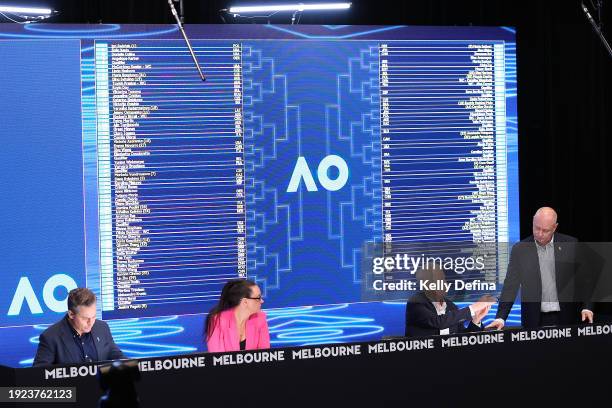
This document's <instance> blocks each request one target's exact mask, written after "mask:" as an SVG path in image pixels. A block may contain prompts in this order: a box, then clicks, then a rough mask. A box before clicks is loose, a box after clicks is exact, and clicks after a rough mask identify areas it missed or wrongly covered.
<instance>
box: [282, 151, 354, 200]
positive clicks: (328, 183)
mask: <svg viewBox="0 0 612 408" xmlns="http://www.w3.org/2000/svg"><path fill="white" fill-rule="evenodd" d="M332 167H335V168H337V169H338V176H337V177H336V178H335V179H334V180H332V179H331V178H330V177H329V174H328V171H329V169H330V168H332ZM348 177H349V169H348V165H347V164H346V162H345V161H344V159H343V158H342V157H340V156H336V155H334V154H330V155H329V156H325V157H324V158H323V160H321V163H319V167H318V168H317V178H318V179H319V183H321V186H323V188H324V189H326V190H328V191H338V190H340V189H341V188H342V187H344V185H345V184H346V182H347V181H348ZM302 179H304V184H305V185H306V190H308V191H318V189H317V185H316V184H315V181H314V178H313V177H312V173H311V172H310V168H309V167H308V163H306V158H304V157H303V156H300V157H298V159H297V163H295V167H294V169H293V174H292V175H291V180H289V185H288V186H287V192H288V193H295V192H296V191H297V189H298V187H299V186H300V182H301V181H302Z"/></svg>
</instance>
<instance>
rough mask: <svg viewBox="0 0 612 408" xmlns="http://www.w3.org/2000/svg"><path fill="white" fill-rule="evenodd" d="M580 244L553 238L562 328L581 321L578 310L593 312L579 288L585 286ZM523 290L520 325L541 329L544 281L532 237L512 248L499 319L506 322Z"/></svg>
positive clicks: (555, 236) (559, 235)
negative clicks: (580, 265) (580, 266)
mask: <svg viewBox="0 0 612 408" xmlns="http://www.w3.org/2000/svg"><path fill="white" fill-rule="evenodd" d="M577 242H578V241H577V240H576V238H574V237H570V236H569V235H563V234H559V233H555V235H554V238H553V244H554V251H555V281H556V284H557V296H558V298H559V306H560V313H559V324H575V323H578V321H579V316H580V310H579V308H584V309H589V310H592V304H591V303H590V302H588V301H585V300H587V299H580V301H577V300H578V298H579V297H580V295H578V293H577V292H578V287H579V285H580V284H582V282H581V279H580V276H579V274H578V271H579V268H578V266H579V261H578V259H577V253H578V252H579V251H578V247H577ZM519 289H520V290H521V322H522V325H523V327H528V328H532V327H538V326H540V308H541V302H542V277H541V274H540V262H539V260H538V252H537V248H536V243H535V240H534V238H533V236H530V237H528V238H525V239H524V240H522V241H521V242H518V243H517V244H516V245H514V247H513V248H512V253H511V254H510V262H509V264H508V272H507V273H506V279H505V280H504V287H503V289H502V293H501V295H500V301H499V307H498V309H497V316H496V318H501V319H504V320H506V319H507V318H508V315H509V314H510V310H511V309H512V304H513V303H514V300H515V299H516V295H517V293H518V290H519Z"/></svg>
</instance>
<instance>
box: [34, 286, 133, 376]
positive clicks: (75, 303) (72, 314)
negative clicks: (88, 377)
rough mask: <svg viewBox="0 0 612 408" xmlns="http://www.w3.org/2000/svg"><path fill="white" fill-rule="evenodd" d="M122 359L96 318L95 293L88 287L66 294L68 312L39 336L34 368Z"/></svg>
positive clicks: (101, 322)
mask: <svg viewBox="0 0 612 408" xmlns="http://www.w3.org/2000/svg"><path fill="white" fill-rule="evenodd" d="M120 358H125V357H124V355H123V353H122V352H121V350H119V347H117V345H116V344H115V342H114V341H113V336H112V334H111V332H110V329H109V328H108V325H107V324H106V323H105V322H103V321H101V320H96V295H95V294H94V293H93V292H92V291H91V290H89V289H87V288H76V289H73V290H71V291H70V293H69V294H68V313H67V314H66V316H64V318H63V319H62V320H60V321H59V322H57V323H55V324H53V325H52V326H50V327H49V328H47V329H46V330H45V331H44V332H42V334H41V335H40V337H39V344H38V350H37V351H36V357H35V358H34V364H33V366H34V367H37V366H47V365H51V364H74V363H89V362H93V361H104V360H115V359H120Z"/></svg>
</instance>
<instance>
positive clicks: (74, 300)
mask: <svg viewBox="0 0 612 408" xmlns="http://www.w3.org/2000/svg"><path fill="white" fill-rule="evenodd" d="M94 303H96V295H95V294H94V293H93V292H92V291H91V290H89V289H87V288H76V289H72V290H71V291H70V292H69V293H68V310H70V311H72V312H73V313H76V309H77V307H79V306H91V305H93V304H94Z"/></svg>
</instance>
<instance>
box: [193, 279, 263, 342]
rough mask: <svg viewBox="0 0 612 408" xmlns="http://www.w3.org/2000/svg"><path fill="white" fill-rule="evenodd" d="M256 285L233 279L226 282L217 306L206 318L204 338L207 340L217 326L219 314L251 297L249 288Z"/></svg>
mask: <svg viewBox="0 0 612 408" xmlns="http://www.w3.org/2000/svg"><path fill="white" fill-rule="evenodd" d="M256 285H257V284H256V283H255V282H253V281H251V280H246V279H235V280H231V281H229V282H227V283H226V284H225V286H223V290H221V297H220V298H219V303H217V306H215V307H213V308H212V309H211V311H210V312H208V316H206V326H205V331H204V334H205V337H206V339H207V340H208V338H209V337H210V335H211V334H212V332H213V329H214V328H215V326H216V325H217V320H218V317H219V313H221V312H224V311H226V310H229V309H233V308H234V307H236V306H238V304H239V303H240V301H241V300H242V299H243V298H246V297H249V296H251V288H252V287H253V286H256Z"/></svg>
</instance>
